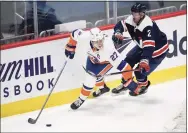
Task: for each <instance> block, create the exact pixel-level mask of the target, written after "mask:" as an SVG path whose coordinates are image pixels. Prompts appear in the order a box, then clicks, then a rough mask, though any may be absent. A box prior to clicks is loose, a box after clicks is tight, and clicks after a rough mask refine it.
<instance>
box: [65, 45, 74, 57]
mask: <svg viewBox="0 0 188 133" xmlns="http://www.w3.org/2000/svg"><path fill="white" fill-rule="evenodd" d="M75 49H76V46H71V45H69V44H67V45H66V47H65V55H66V57H68V58H70V59H73V58H74V55H75Z"/></svg>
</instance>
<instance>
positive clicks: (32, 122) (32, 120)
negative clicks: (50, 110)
mask: <svg viewBox="0 0 188 133" xmlns="http://www.w3.org/2000/svg"><path fill="white" fill-rule="evenodd" d="M67 61H68V58H67V59H66V61H65V63H64V65H63V67H62V69H61V71H60V73H59V75H58V76H57V79H56V81H55V84H54V86H53V88H52V89H51V90H50V93H49V94H48V97H47V98H46V101H45V103H44V104H43V106H42V108H41V110H40V112H39V114H38V116H37V118H36V119H33V118H29V119H28V122H29V123H30V124H35V123H36V122H37V120H38V119H39V117H40V115H41V113H42V111H43V109H44V107H45V105H46V103H47V101H48V99H49V97H50V95H51V94H52V91H53V90H54V88H55V86H56V84H57V81H58V80H59V77H60V76H61V73H62V72H63V70H64V68H65V66H66V64H67Z"/></svg>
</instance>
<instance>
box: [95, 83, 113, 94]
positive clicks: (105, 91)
mask: <svg viewBox="0 0 188 133" xmlns="http://www.w3.org/2000/svg"><path fill="white" fill-rule="evenodd" d="M109 91H110V88H108V86H106V84H104V88H102V89H98V90H97V91H95V92H93V97H98V96H100V95H102V94H104V93H107V92H109Z"/></svg>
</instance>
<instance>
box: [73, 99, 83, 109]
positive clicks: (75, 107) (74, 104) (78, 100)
mask: <svg viewBox="0 0 188 133" xmlns="http://www.w3.org/2000/svg"><path fill="white" fill-rule="evenodd" d="M84 101H85V100H82V99H81V98H80V97H79V98H78V99H77V100H76V101H75V102H73V103H72V104H71V106H70V107H71V109H73V110H76V109H78V108H79V107H80V106H81V105H82V104H83V103H84Z"/></svg>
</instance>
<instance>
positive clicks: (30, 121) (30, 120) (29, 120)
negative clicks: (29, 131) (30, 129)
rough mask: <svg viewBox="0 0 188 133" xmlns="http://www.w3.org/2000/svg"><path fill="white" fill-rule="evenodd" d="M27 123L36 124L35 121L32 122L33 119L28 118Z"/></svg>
mask: <svg viewBox="0 0 188 133" xmlns="http://www.w3.org/2000/svg"><path fill="white" fill-rule="evenodd" d="M28 122H29V123H30V124H35V123H36V120H34V119H32V118H29V119H28Z"/></svg>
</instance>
